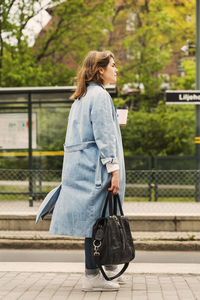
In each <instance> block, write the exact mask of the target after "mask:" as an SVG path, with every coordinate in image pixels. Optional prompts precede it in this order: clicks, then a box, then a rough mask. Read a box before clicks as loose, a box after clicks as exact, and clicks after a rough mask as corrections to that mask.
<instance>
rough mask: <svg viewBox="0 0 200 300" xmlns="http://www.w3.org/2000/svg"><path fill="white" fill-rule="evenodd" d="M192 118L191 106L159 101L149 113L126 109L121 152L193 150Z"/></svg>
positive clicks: (191, 152)
mask: <svg viewBox="0 0 200 300" xmlns="http://www.w3.org/2000/svg"><path fill="white" fill-rule="evenodd" d="M194 119H195V112H194V108H193V107H191V106H190V107H186V106H184V105H173V106H166V105H165V104H163V103H162V102H160V104H159V105H158V107H157V108H156V109H154V110H153V111H152V112H151V113H149V112H145V111H137V112H135V111H129V117H128V123H127V126H126V127H122V136H123V143H124V150H125V154H126V155H151V156H157V155H164V156H165V155H192V154H194V128H195V120H194Z"/></svg>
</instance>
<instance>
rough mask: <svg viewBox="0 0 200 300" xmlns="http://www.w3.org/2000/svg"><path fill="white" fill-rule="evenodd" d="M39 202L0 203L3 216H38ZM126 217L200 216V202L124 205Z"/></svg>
mask: <svg viewBox="0 0 200 300" xmlns="http://www.w3.org/2000/svg"><path fill="white" fill-rule="evenodd" d="M40 203H41V202H39V201H36V202H34V204H33V205H34V206H33V207H29V203H28V201H0V211H1V214H6V213H10V214H12V213H14V214H25V215H28V214H36V213H37V211H38V207H39V206H40ZM123 210H124V214H125V215H130V216H131V215H137V216H138V215H141V216H145V215H146V216H149V215H153V216H155V215H167V216H174V215H176V216H180V215H185V216H200V202H133V201H130V202H129V201H125V202H124V204H123Z"/></svg>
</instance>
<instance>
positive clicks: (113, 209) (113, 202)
mask: <svg viewBox="0 0 200 300" xmlns="http://www.w3.org/2000/svg"><path fill="white" fill-rule="evenodd" d="M108 205H109V215H110V216H113V215H117V207H119V211H120V215H121V216H124V213H123V210H122V205H121V201H120V198H119V194H117V195H113V193H112V191H109V192H108V194H107V197H106V200H105V203H104V207H103V211H102V215H101V216H102V218H104V217H105V214H106V208H107V206H108Z"/></svg>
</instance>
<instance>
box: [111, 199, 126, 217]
mask: <svg viewBox="0 0 200 300" xmlns="http://www.w3.org/2000/svg"><path fill="white" fill-rule="evenodd" d="M117 206H118V207H119V211H120V215H121V216H124V212H123V209H122V205H121V201H120V198H119V194H117V195H114V211H113V213H114V215H117Z"/></svg>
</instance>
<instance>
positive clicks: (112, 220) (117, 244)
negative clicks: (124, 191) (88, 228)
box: [92, 191, 135, 280]
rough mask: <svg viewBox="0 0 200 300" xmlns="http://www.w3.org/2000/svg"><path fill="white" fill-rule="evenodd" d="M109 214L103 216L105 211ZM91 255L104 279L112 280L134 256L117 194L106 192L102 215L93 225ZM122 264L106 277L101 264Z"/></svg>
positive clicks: (122, 271) (121, 272) (124, 268)
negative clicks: (112, 274)
mask: <svg viewBox="0 0 200 300" xmlns="http://www.w3.org/2000/svg"><path fill="white" fill-rule="evenodd" d="M107 208H108V211H109V216H107V217H105V215H106V211H107ZM92 243H93V244H92V245H93V247H92V255H93V259H94V262H95V263H96V264H97V265H98V267H99V269H100V270H101V272H102V275H103V276H104V278H105V279H106V280H113V279H115V278H117V277H119V276H120V275H122V274H123V273H124V271H125V270H126V269H127V268H128V265H129V262H130V261H131V260H133V259H134V258H135V248H134V244H133V239H132V235H131V231H130V226H129V222H128V220H127V218H126V217H125V216H124V213H123V210H122V206H121V202H120V198H119V195H118V194H117V195H113V193H112V191H110V192H108V195H107V197H106V200H105V204H104V207H103V211H102V215H101V217H100V218H99V219H97V221H96V223H95V224H94V226H93V233H92ZM119 264H124V266H123V267H122V269H121V270H120V272H118V274H116V275H115V276H112V277H108V276H107V275H106V273H105V271H104V269H103V267H102V266H106V265H119Z"/></svg>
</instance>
